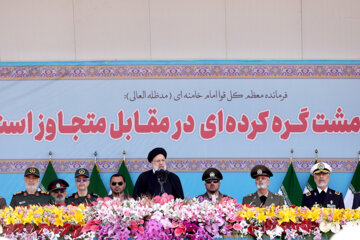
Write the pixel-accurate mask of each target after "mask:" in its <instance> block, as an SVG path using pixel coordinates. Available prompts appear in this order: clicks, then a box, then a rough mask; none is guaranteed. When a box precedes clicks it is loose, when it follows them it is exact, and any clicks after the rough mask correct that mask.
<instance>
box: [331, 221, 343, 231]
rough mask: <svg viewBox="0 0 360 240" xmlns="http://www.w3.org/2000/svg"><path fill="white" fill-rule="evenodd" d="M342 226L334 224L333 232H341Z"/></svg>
mask: <svg viewBox="0 0 360 240" xmlns="http://www.w3.org/2000/svg"><path fill="white" fill-rule="evenodd" d="M340 229H341V228H340V224H339V223H333V224H332V227H331V231H332V232H333V233H338V232H339V231H340Z"/></svg>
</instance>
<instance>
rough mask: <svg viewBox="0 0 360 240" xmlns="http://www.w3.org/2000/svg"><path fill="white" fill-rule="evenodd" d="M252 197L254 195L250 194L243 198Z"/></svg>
mask: <svg viewBox="0 0 360 240" xmlns="http://www.w3.org/2000/svg"><path fill="white" fill-rule="evenodd" d="M252 195H254V194H253V193H250V194H249V195H246V196H245V197H251V196H252Z"/></svg>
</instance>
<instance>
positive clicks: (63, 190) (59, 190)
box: [52, 189, 65, 193]
mask: <svg viewBox="0 0 360 240" xmlns="http://www.w3.org/2000/svg"><path fill="white" fill-rule="evenodd" d="M52 192H53V193H64V192H65V189H56V190H54V191H52Z"/></svg>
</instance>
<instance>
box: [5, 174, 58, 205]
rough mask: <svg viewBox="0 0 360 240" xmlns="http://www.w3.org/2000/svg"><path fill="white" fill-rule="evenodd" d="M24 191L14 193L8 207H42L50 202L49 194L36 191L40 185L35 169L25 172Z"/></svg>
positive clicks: (38, 175)
mask: <svg viewBox="0 0 360 240" xmlns="http://www.w3.org/2000/svg"><path fill="white" fill-rule="evenodd" d="M24 182H25V188H26V190H25V191H22V192H18V193H15V194H14V195H13V197H12V199H11V202H10V206H11V207H13V208H14V207H16V206H29V205H44V204H49V203H50V202H51V198H50V195H49V193H47V192H44V191H37V189H38V186H39V184H40V171H39V169H37V168H35V167H30V168H27V169H26V170H25V174H24Z"/></svg>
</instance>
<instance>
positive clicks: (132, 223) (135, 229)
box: [130, 221, 138, 232]
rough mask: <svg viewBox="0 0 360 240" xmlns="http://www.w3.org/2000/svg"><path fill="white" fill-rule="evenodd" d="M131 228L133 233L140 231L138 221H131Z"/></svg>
mask: <svg viewBox="0 0 360 240" xmlns="http://www.w3.org/2000/svg"><path fill="white" fill-rule="evenodd" d="M130 228H131V231H135V232H136V231H138V225H137V224H136V221H130Z"/></svg>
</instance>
